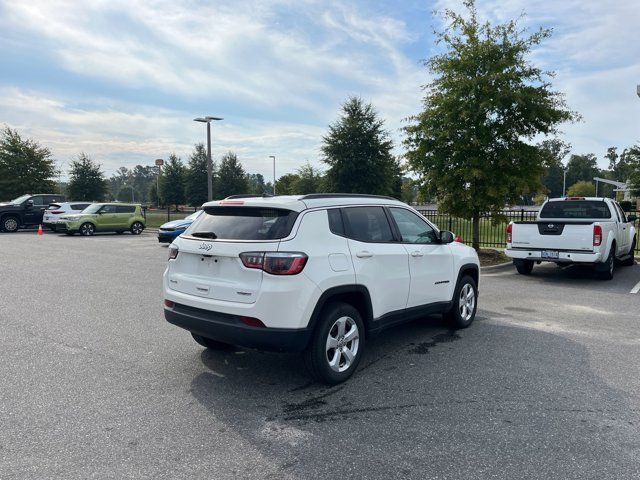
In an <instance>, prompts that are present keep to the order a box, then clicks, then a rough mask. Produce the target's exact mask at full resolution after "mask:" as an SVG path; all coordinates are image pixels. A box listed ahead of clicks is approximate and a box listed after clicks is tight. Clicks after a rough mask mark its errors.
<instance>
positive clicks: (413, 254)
mask: <svg viewBox="0 0 640 480" xmlns="http://www.w3.org/2000/svg"><path fill="white" fill-rule="evenodd" d="M411 256H412V257H423V256H424V253H422V252H421V251H420V250H414V251H413V252H411Z"/></svg>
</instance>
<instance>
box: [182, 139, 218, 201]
mask: <svg viewBox="0 0 640 480" xmlns="http://www.w3.org/2000/svg"><path fill="white" fill-rule="evenodd" d="M207 161H208V157H207V150H206V149H205V148H204V144H202V143H198V144H196V145H195V146H194V148H193V152H192V153H191V157H189V166H188V168H187V172H186V176H185V194H186V199H187V203H188V204H189V205H193V206H200V205H202V204H203V203H205V202H206V201H207V200H209V198H208V187H207ZM212 163H213V170H212V172H213V176H214V178H215V175H216V164H215V162H212Z"/></svg>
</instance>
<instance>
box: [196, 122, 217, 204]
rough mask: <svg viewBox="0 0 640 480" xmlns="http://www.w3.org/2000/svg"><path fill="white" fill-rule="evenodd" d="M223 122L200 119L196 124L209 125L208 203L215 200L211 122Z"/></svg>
mask: <svg viewBox="0 0 640 480" xmlns="http://www.w3.org/2000/svg"><path fill="white" fill-rule="evenodd" d="M216 120H223V118H222V117H198V118H194V119H193V121H194V122H201V123H206V124H207V201H209V202H210V201H211V200H213V162H212V161H211V122H214V121H216Z"/></svg>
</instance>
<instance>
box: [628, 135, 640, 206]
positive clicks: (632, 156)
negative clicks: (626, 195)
mask: <svg viewBox="0 0 640 480" xmlns="http://www.w3.org/2000/svg"><path fill="white" fill-rule="evenodd" d="M624 155H625V162H626V165H627V169H628V172H629V173H628V177H627V180H626V181H628V182H629V185H630V186H631V194H632V195H634V196H636V197H640V144H638V145H635V146H633V147H631V148H629V149H625V151H624Z"/></svg>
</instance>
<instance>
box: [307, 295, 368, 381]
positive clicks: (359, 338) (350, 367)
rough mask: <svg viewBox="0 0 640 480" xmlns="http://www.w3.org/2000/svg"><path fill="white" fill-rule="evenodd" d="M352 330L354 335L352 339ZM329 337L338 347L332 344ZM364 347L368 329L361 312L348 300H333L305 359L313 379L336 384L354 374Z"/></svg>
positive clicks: (315, 331) (324, 310) (323, 312)
mask: <svg viewBox="0 0 640 480" xmlns="http://www.w3.org/2000/svg"><path fill="white" fill-rule="evenodd" d="M341 325H342V327H341ZM354 327H355V330H354ZM351 332H353V333H351ZM350 333H351V335H352V337H350V338H351V340H348V339H347V335H349V334H350ZM329 337H331V338H332V340H333V341H334V342H335V343H336V347H331V346H329ZM364 346H365V330H364V323H363V322H362V318H361V316H360V312H359V311H358V310H357V309H356V308H355V307H354V306H353V305H350V304H348V303H343V302H335V303H330V304H329V305H326V306H325V307H324V309H323V310H322V314H321V315H320V318H319V319H318V323H317V324H316V327H315V329H314V332H313V336H312V337H311V343H310V344H309V346H308V347H307V349H306V350H305V352H304V362H305V365H306V367H307V369H308V370H309V373H310V374H311V376H312V377H313V378H315V379H316V380H318V381H320V382H323V383H327V384H329V385H335V384H338V383H341V382H344V381H345V380H347V379H348V378H349V377H350V376H351V375H353V372H355V370H356V369H357V368H358V363H360V359H361V358H362V352H363V351H364ZM347 352H348V353H347ZM329 357H331V359H330V358H329ZM332 365H333V366H332Z"/></svg>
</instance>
